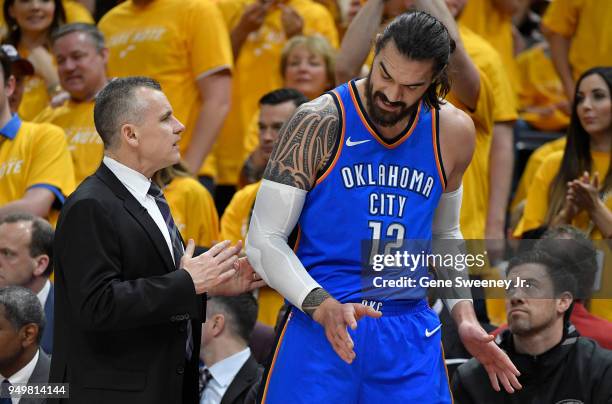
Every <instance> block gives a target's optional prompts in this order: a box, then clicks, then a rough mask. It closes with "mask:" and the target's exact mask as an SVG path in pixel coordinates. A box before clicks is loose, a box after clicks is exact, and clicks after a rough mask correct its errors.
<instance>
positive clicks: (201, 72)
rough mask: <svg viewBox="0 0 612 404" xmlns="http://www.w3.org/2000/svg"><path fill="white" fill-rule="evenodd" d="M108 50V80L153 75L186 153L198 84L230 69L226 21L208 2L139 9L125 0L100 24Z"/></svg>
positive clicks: (184, 0) (160, 2) (168, 2)
mask: <svg viewBox="0 0 612 404" xmlns="http://www.w3.org/2000/svg"><path fill="white" fill-rule="evenodd" d="M99 28H100V30H101V31H102V32H103V33H104V36H105V37H106V45H107V46H108V48H109V49H110V54H109V61H108V74H109V76H110V77H125V76H135V75H138V76H142V75H144V76H149V77H152V78H154V79H156V80H157V81H159V83H160V84H161V86H162V90H163V91H164V93H165V94H166V96H167V97H168V100H169V101H170V104H171V105H172V108H173V109H174V114H175V116H176V117H177V118H178V120H179V121H181V122H182V123H183V124H184V125H185V132H183V134H182V138H181V142H180V146H181V152H183V153H184V152H185V150H186V149H187V147H188V145H189V143H190V141H191V136H192V134H193V128H194V126H195V123H196V120H197V117H198V115H199V112H200V106H201V98H200V93H199V89H198V86H197V83H196V80H197V79H199V78H202V77H205V76H207V75H210V74H213V73H215V72H218V71H220V70H224V69H231V67H232V48H231V45H230V41H229V35H228V33H227V29H226V27H225V24H224V23H223V18H222V16H221V14H220V13H219V10H218V9H217V7H216V6H215V5H214V4H213V3H212V2H211V1H209V0H155V1H153V2H152V3H150V4H148V5H146V6H144V7H137V6H135V5H134V3H133V2H132V1H126V2H124V3H122V4H120V5H118V6H117V7H115V8H113V9H112V10H111V11H109V12H108V13H107V14H106V15H105V16H104V17H103V18H102V20H100V23H99Z"/></svg>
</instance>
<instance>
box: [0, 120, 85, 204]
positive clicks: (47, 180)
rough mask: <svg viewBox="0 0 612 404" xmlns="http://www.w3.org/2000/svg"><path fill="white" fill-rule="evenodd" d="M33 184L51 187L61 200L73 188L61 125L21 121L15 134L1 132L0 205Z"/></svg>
mask: <svg viewBox="0 0 612 404" xmlns="http://www.w3.org/2000/svg"><path fill="white" fill-rule="evenodd" d="M33 187H43V188H47V189H49V188H50V190H51V191H52V192H53V193H54V194H55V196H56V199H58V200H59V201H60V202H62V203H63V201H64V199H65V197H67V196H68V195H70V194H71V193H72V192H73V191H74V189H75V184H74V170H73V167H72V159H71V158H70V153H69V152H68V145H67V143H66V137H65V136H64V133H63V131H62V130H61V129H60V128H58V127H57V126H55V125H51V124H46V123H45V124H38V123H31V122H21V125H20V127H19V129H18V131H17V132H16V134H15V137H14V138H12V139H9V138H6V137H5V136H4V135H0V206H3V205H5V204H6V203H9V202H13V201H16V200H18V199H21V198H22V197H23V196H24V195H25V193H26V191H28V190H29V189H30V188H33ZM52 215H53V213H52Z"/></svg>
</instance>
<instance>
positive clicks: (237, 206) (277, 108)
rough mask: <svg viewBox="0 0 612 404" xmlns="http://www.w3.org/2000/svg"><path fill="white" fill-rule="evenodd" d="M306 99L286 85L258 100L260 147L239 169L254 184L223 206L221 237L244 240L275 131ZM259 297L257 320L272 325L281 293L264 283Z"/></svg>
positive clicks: (275, 137) (280, 299)
mask: <svg viewBox="0 0 612 404" xmlns="http://www.w3.org/2000/svg"><path fill="white" fill-rule="evenodd" d="M306 101H307V99H306V97H304V96H303V95H302V94H301V93H300V92H298V91H297V90H292V89H286V88H284V89H280V90H275V91H272V92H270V93H268V94H266V95H264V96H263V97H262V98H261V100H260V101H259V107H260V110H259V119H258V127H259V138H260V141H259V146H257V149H256V150H255V151H254V152H253V154H252V155H251V156H250V157H249V159H248V160H247V162H246V163H245V166H244V167H243V169H242V176H243V177H244V178H247V180H248V182H253V183H252V184H250V185H247V186H246V187H244V188H243V189H241V190H240V191H238V192H236V194H234V196H233V198H232V200H231V201H230V203H229V205H228V206H227V208H226V209H225V212H224V213H223V216H222V217H221V237H222V239H224V240H225V239H228V240H232V241H233V242H237V241H238V240H245V237H246V234H247V231H248V225H249V222H250V219H251V211H252V210H253V205H254V203H255V197H256V196H257V191H259V186H260V185H261V177H262V175H263V171H264V169H265V167H266V164H268V160H269V159H270V155H271V154H272V148H273V146H274V143H275V142H276V139H277V138H278V133H279V131H280V129H281V127H282V126H283V124H284V123H285V122H287V121H288V120H289V118H291V116H292V115H293V113H294V112H295V110H296V109H297V107H298V106H300V105H301V104H303V103H304V102H306ZM258 300H259V316H258V320H259V321H261V322H262V323H264V324H266V325H269V326H273V325H274V324H275V321H276V315H277V313H278V310H279V309H280V307H281V306H282V305H283V298H282V296H281V295H279V294H278V293H277V292H276V291H274V290H273V289H271V288H269V287H267V286H266V287H263V288H261V289H259V296H258Z"/></svg>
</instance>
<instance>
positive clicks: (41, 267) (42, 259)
mask: <svg viewBox="0 0 612 404" xmlns="http://www.w3.org/2000/svg"><path fill="white" fill-rule="evenodd" d="M33 259H34V262H35V263H34V275H35V276H41V275H42V274H43V273H44V272H45V271H46V270H47V268H48V267H49V264H50V263H49V256H48V255H47V254H41V255H39V256H38V257H35V258H33Z"/></svg>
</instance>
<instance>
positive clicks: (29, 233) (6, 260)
mask: <svg viewBox="0 0 612 404" xmlns="http://www.w3.org/2000/svg"><path fill="white" fill-rule="evenodd" d="M0 252H2V253H1V254H0V287H3V286H22V287H24V288H28V289H30V290H31V291H32V292H33V293H35V294H36V297H38V300H40V304H41V305H42V307H43V309H44V312H45V318H46V326H45V329H44V332H43V331H41V342H40V346H41V348H42V349H43V350H44V351H45V352H47V353H48V354H52V353H53V352H52V349H53V306H54V298H53V296H54V290H53V284H52V283H51V282H50V281H49V276H50V275H51V272H53V228H51V225H50V224H49V223H48V222H47V221H46V220H44V219H41V218H39V217H35V216H32V215H30V214H27V213H16V214H11V215H8V216H5V217H2V218H0Z"/></svg>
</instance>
